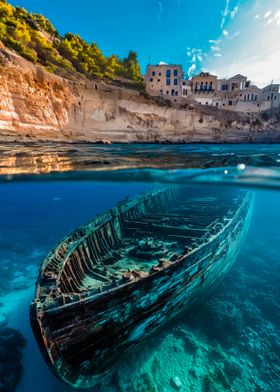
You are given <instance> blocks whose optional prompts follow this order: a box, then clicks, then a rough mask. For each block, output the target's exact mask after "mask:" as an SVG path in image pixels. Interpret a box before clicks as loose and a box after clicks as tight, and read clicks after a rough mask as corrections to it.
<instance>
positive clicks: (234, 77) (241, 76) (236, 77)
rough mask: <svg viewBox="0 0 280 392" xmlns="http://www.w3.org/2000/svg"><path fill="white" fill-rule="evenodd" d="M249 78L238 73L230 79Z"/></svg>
mask: <svg viewBox="0 0 280 392" xmlns="http://www.w3.org/2000/svg"><path fill="white" fill-rule="evenodd" d="M241 78H242V79H247V76H243V75H241V74H237V75H234V76H232V77H231V78H229V80H231V79H241Z"/></svg>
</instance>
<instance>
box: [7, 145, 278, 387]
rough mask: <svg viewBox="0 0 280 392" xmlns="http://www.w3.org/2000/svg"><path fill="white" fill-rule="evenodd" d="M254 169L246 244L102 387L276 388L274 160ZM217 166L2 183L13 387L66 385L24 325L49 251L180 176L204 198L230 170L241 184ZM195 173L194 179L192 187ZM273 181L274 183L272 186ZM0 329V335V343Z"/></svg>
mask: <svg viewBox="0 0 280 392" xmlns="http://www.w3.org/2000/svg"><path fill="white" fill-rule="evenodd" d="M209 148H210V147H209ZM215 148H216V147H215ZM215 153H216V152H215ZM266 153H267V152H266ZM213 154H214V153H213ZM241 163H242V161H239V162H238V164H239V165H240V164H241ZM259 169H260V170H261V171H262V173H264V172H265V173H266V179H264V178H261V177H260V176H259V174H258V173H259V172H258V173H257V175H256V169H251V168H249V170H253V171H254V172H255V174H254V176H255V177H254V178H253V179H252V177H250V181H248V177H247V180H246V184H247V185H248V183H249V185H250V186H251V187H255V190H254V193H255V199H256V201H255V210H254V215H253V221H252V224H251V227H250V231H249V234H248V237H247V241H246V243H245V245H244V247H243V248H242V250H241V253H240V255H239V257H238V260H237V262H236V263H235V265H234V267H233V269H232V270H231V272H230V273H229V274H228V275H227V277H226V279H225V280H224V282H223V283H222V284H221V285H220V286H219V287H218V288H217V289H216V290H215V291H214V292H213V293H212V294H211V296H210V297H209V298H208V299H207V300H206V301H205V302H203V303H202V304H200V305H199V306H197V307H196V308H195V309H193V310H192V311H191V312H188V313H186V314H185V315H183V316H182V317H180V319H175V320H173V321H172V322H171V324H170V325H168V326H167V327H166V328H165V329H164V330H163V331H161V332H160V334H157V336H154V337H152V338H149V341H147V342H146V343H144V344H143V347H142V349H141V350H140V352H138V353H137V354H134V355H132V356H131V357H130V358H127V359H125V360H124V361H123V362H122V363H121V364H120V366H119V368H118V371H117V373H116V374H115V376H114V378H113V380H112V383H111V384H110V385H108V386H106V387H104V388H103V389H102V391H103V392H105V391H106V392H111V391H132V392H134V391H135V392H136V391H141V392H142V391H143V392H144V391H145V392H148V391H149V392H151V391H158V392H161V391H174V390H176V385H175V384H174V380H175V381H176V380H177V379H179V380H180V382H181V383H182V387H181V389H180V390H181V391H211V392H216V391H272V392H273V391H278V390H279V381H280V332H279V330H280V328H279V327H280V305H279V298H280V296H279V295H280V291H279V278H280V262H279V254H280V226H279V220H280V209H279V191H276V190H274V191H272V190H270V189H268V188H269V187H270V188H271V187H272V185H271V184H272V182H271V181H274V182H275V178H277V175H278V171H277V170H276V172H275V169H277V167H275V166H273V170H274V173H275V175H274V176H272V175H271V174H272V171H271V168H269V177H268V172H267V169H268V168H267V167H259ZM217 170H218V172H217V171H216V169H215V172H214V173H213V171H211V173H208V172H205V171H204V172H199V173H194V172H191V173H190V171H189V170H185V169H184V170H178V169H177V171H176V172H174V168H172V170H171V169H170V171H158V170H156V171H150V170H146V171H140V170H139V169H138V170H130V171H129V172H115V171H114V172H107V173H105V172H104V173H102V176H100V174H96V173H95V172H91V173H90V175H91V176H90V178H88V180H87V181H86V176H85V174H84V171H83V172H82V173H75V174H73V173H69V174H68V175H67V176H66V175H65V173H62V174H63V176H62V179H61V178H59V177H57V176H56V175H51V176H48V177H47V178H43V177H40V178H39V179H44V180H45V181H39V182H38V181H34V177H29V178H21V179H20V181H10V178H9V181H3V182H2V183H1V184H0V206H1V214H0V249H1V253H0V272H1V278H0V320H1V321H2V322H5V323H7V324H8V325H9V326H10V327H12V328H13V329H15V330H19V331H20V332H21V333H22V334H23V336H24V337H25V339H26V345H25V347H24V348H23V350H22V352H23V358H22V365H23V372H22V375H21V379H20V381H19V383H18V384H17V387H16V391H19V392H33V391H38V390H40V391H43V392H47V391H53V392H60V391H62V392H64V391H65V392H66V391H71V390H72V389H71V388H70V387H68V386H66V385H64V384H62V383H61V382H60V381H58V380H57V379H56V378H55V377H54V376H53V375H52V373H51V372H50V371H49V369H48V368H47V366H46V364H45V363H44V361H43V359H42V358H41V355H40V353H39V350H38V348H37V345H36V343H35V341H34V338H33V335H32V332H31V329H30V326H29V303H30V301H31V299H32V298H33V295H34V283H35V280H36V277H37V273H38V268H39V265H40V263H41V262H42V260H43V259H44V257H45V255H46V254H47V253H48V251H49V250H50V249H51V248H52V247H53V246H54V245H55V244H56V243H57V242H58V241H59V240H60V239H61V238H62V237H63V236H64V235H65V234H67V233H69V232H70V231H71V230H73V229H75V228H76V227H77V226H79V225H80V224H83V223H85V222H87V221H89V220H90V219H92V218H93V217H94V216H95V215H96V214H98V213H101V212H103V211H105V210H106V209H108V208H110V207H112V206H114V205H115V204H116V203H117V202H119V201H120V200H122V199H123V198H125V197H127V196H129V197H131V196H134V195H137V194H138V193H140V192H143V191H145V190H147V189H150V188H151V187H159V186H161V185H162V183H165V184H166V183H172V182H174V181H175V182H176V183H178V182H183V183H184V182H185V179H186V176H188V181H189V182H190V183H191V182H192V181H193V180H191V181H190V178H191V177H190V176H192V177H193V174H195V177H194V179H195V183H194V184H193V185H195V186H200V188H201V189H203V190H204V191H205V194H206V195H207V191H208V189H209V186H212V187H214V186H216V184H217V183H218V184H219V187H221V186H222V187H223V186H225V184H226V183H225V181H227V180H226V178H229V177H227V176H228V175H230V174H229V173H230V172H232V173H233V174H234V175H233V176H232V179H233V181H230V182H231V183H233V184H234V185H235V186H244V181H243V178H244V168H243V167H241V168H240V167H237V166H232V167H228V165H227V168H219V169H217ZM225 170H228V172H229V173H227V174H225V172H224V171H225ZM246 170H248V169H247V168H246V169H245V171H246ZM247 173H248V172H247ZM236 174H237V176H239V177H240V178H239V179H237V176H236ZM7 175H10V174H8V173H6V174H4V176H5V177H6V176H7ZM83 175H84V176H83ZM197 175H198V177H200V178H202V181H200V183H199V182H198V181H197ZM217 175H218V180H217ZM98 176H99V177H98ZM46 179H47V180H48V181H46ZM66 179H67V181H66ZM77 179H79V181H77ZM81 179H84V180H83V181H81ZM5 180H7V178H5ZM37 180H38V178H37ZM277 184H278V181H276V185H275V184H274V185H273V187H274V188H275V189H277V188H278V185H277ZM227 186H228V185H227ZM260 186H261V187H262V188H265V189H260ZM1 331H2V330H1ZM6 335H7V333H6V332H5V333H2V336H1V335H0V344H1V342H3V337H4V336H6ZM1 338H2V341H1ZM6 340H7V339H6ZM13 342H14V343H13V344H14V346H13V344H11V348H10V350H14V352H15V351H16V348H15V347H16V346H17V347H20V346H21V344H20V341H18V339H14V340H13ZM5 347H6V346H5ZM20 350H21V349H20ZM18 359H20V356H19V358H17V356H16V355H15V358H14V361H13V362H16V363H19V361H18ZM6 363H7V361H6ZM3 364H5V356H3V355H2V357H1V355H0V371H1V366H2V369H3V367H4V366H5V365H3ZM18 370H20V369H18V368H15V369H14V370H13V371H12V373H14V374H15V373H16V372H17V371H18ZM19 373H20V371H19ZM176 377H177V379H176ZM177 381H178V380H177ZM0 390H1V387H0ZM10 390H12V388H11V389H10Z"/></svg>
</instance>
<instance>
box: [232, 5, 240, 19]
mask: <svg viewBox="0 0 280 392" xmlns="http://www.w3.org/2000/svg"><path fill="white" fill-rule="evenodd" d="M238 10H239V7H238V5H236V6H235V7H234V8H233V10H232V11H231V13H230V17H231V19H233V18H234V17H235V15H236V14H237V13H238Z"/></svg>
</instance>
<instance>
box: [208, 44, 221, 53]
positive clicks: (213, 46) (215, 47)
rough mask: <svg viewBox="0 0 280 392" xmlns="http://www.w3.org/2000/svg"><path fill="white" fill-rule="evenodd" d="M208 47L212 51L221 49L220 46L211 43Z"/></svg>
mask: <svg viewBox="0 0 280 392" xmlns="http://www.w3.org/2000/svg"><path fill="white" fill-rule="evenodd" d="M210 48H211V50H213V52H220V51H221V48H220V47H219V46H215V45H212V46H211V47H210Z"/></svg>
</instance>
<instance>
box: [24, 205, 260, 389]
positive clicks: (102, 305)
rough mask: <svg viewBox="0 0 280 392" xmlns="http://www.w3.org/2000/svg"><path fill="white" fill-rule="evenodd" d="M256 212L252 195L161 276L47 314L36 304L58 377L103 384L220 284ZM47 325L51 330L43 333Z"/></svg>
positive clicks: (38, 331)
mask: <svg viewBox="0 0 280 392" xmlns="http://www.w3.org/2000/svg"><path fill="white" fill-rule="evenodd" d="M252 210H253V201H252V199H251V198H249V197H247V200H246V202H245V201H244V203H243V206H242V207H241V208H240V209H239V211H238V212H237V213H236V215H235V216H234V218H233V219H232V220H231V221H230V222H229V223H228V224H227V225H225V227H224V228H223V230H222V231H221V232H219V234H217V235H215V236H213V237H212V238H211V240H210V241H208V242H207V243H205V244H202V245H201V246H200V247H198V248H197V249H196V250H195V252H193V253H192V254H190V255H189V256H188V258H187V259H185V260H183V261H182V262H180V263H176V264H174V265H171V266H170V267H167V268H165V269H163V270H162V271H159V272H158V273H157V274H152V275H150V276H148V277H147V278H145V279H142V280H139V281H136V282H132V283H130V284H127V285H124V286H121V287H116V288H115V289H114V290H110V291H109V292H104V293H101V294H100V295H97V296H96V295H95V296H93V297H92V298H91V297H90V298H86V299H84V300H82V301H76V302H74V303H70V304H66V305H64V306H60V307H57V308H53V309H48V310H46V311H44V313H43V314H38V312H39V311H38V309H37V307H36V303H33V304H32V305H31V324H32V328H33V331H34V334H35V336H36V338H37V341H38V343H39V346H40V348H41V351H42V353H43V355H44V356H45V358H46V360H47V362H48V364H49V365H50V367H51V369H52V370H53V371H54V372H55V374H56V375H57V376H58V377H60V378H62V379H63V380H64V381H65V382H66V383H68V384H70V385H72V386H74V387H77V388H78V387H80V388H81V387H83V388H89V387H92V386H93V385H95V384H98V383H102V382H104V380H106V379H107V378H108V376H109V375H110V374H111V372H112V370H113V369H114V368H115V366H116V365H117V364H118V362H119V359H120V357H121V356H122V354H127V353H129V352H131V351H134V350H137V349H138V348H139V346H140V345H141V343H142V341H143V340H144V339H145V338H147V337H148V336H149V335H150V334H152V333H154V332H155V331H156V330H157V329H158V328H160V327H162V326H163V325H164V324H165V323H166V322H168V321H169V320H170V319H171V318H174V317H176V315H178V314H179V313H181V312H182V311H186V310H187V309H188V308H189V307H190V306H191V305H193V304H194V303H195V302H197V301H199V300H201V299H202V298H204V297H205V295H207V294H208V293H209V291H210V290H211V289H213V288H214V287H215V286H216V285H217V284H218V283H219V282H220V280H221V279H222V278H223V277H224V275H225V274H226V273H227V272H228V270H229V269H230V268H231V266H232V265H233V263H234V261H235V260H236V258H237V255H238V253H239V251H240V249H241V246H242V244H243V242H244V240H245V238H246V234H247V231H248V228H249V225H250V220H251V215H252ZM38 320H40V322H39V321H38ZM42 325H46V326H47V327H46V329H45V330H44V335H42Z"/></svg>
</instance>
